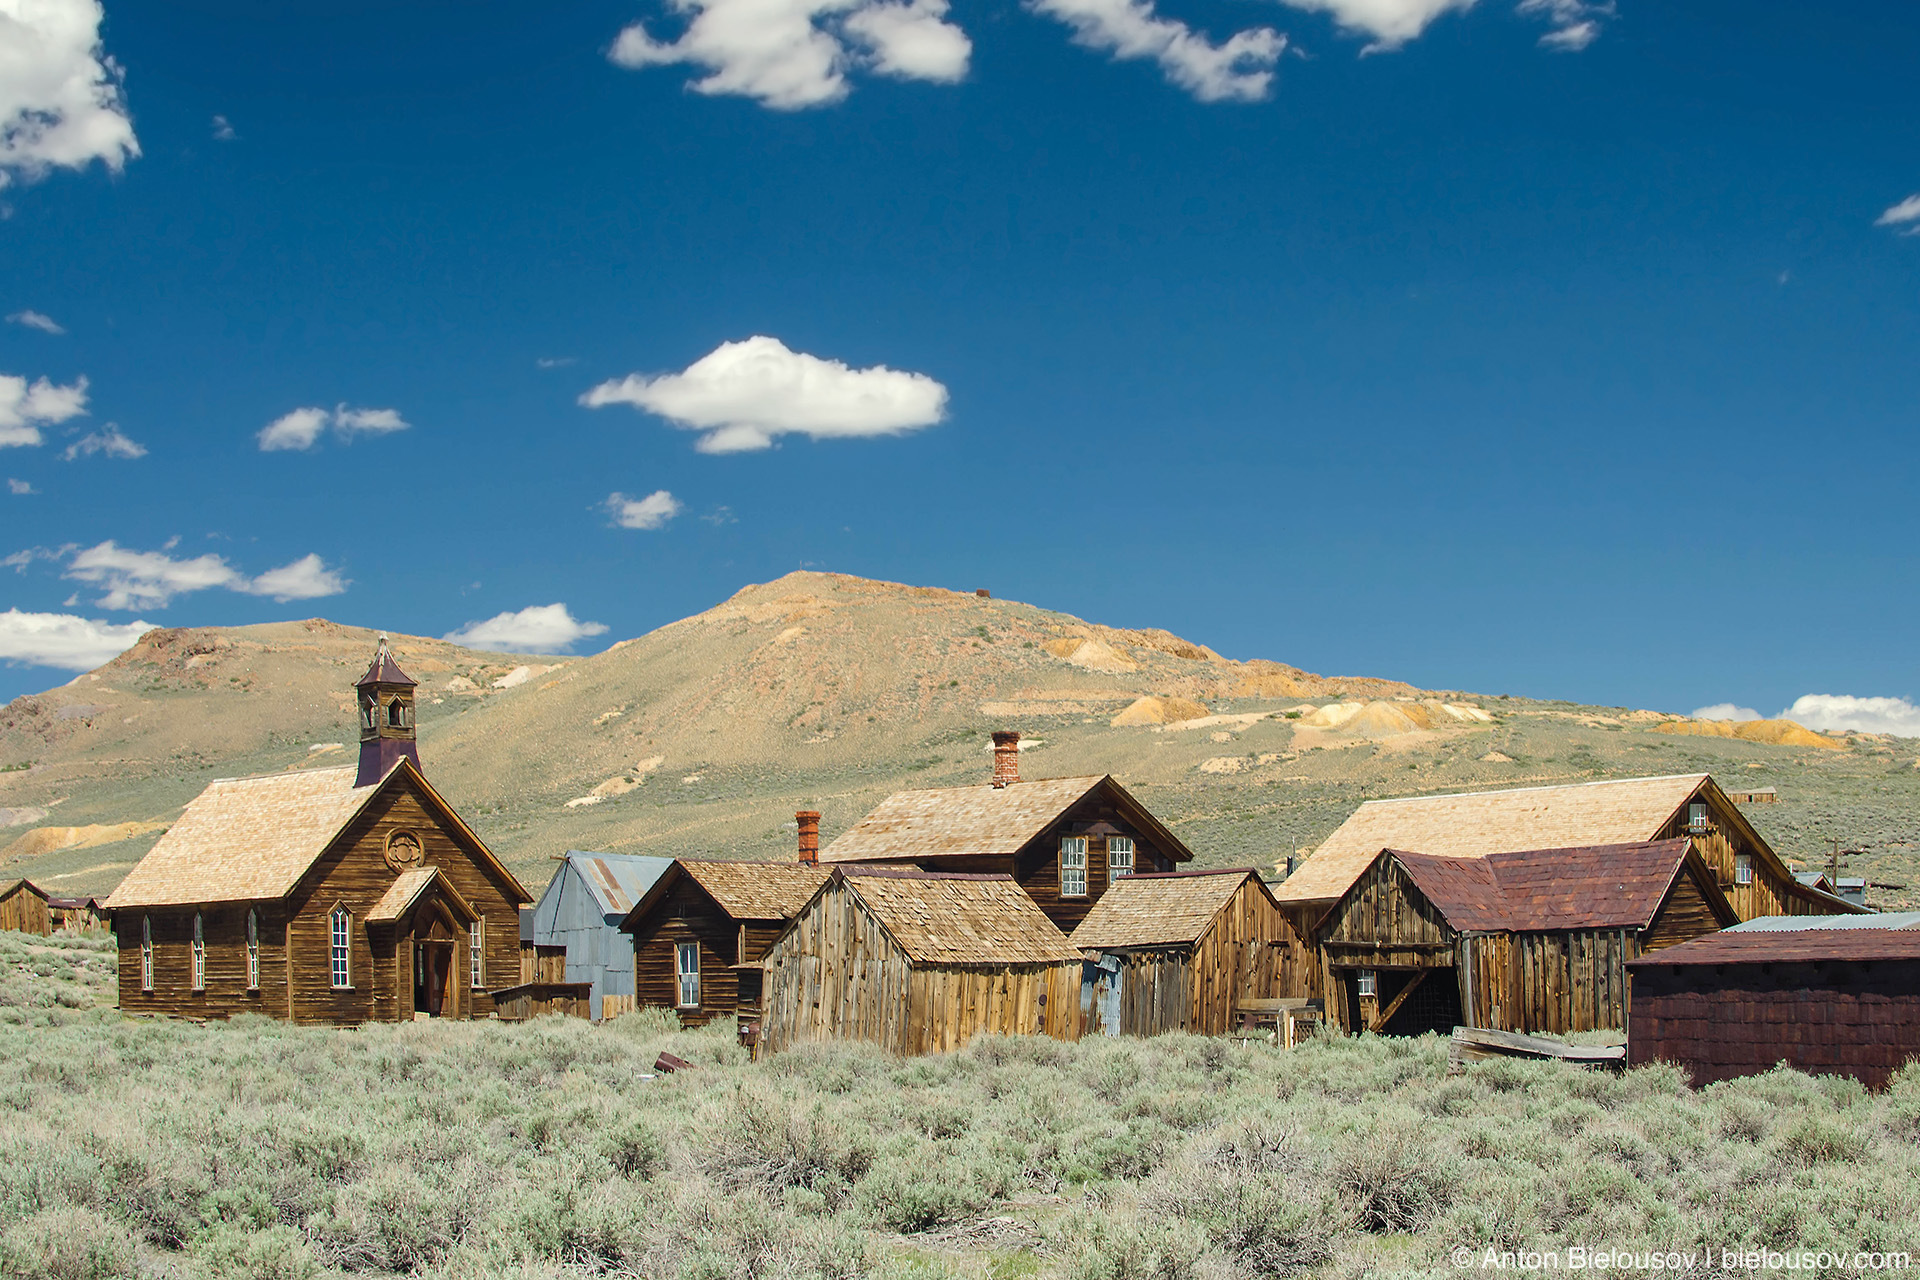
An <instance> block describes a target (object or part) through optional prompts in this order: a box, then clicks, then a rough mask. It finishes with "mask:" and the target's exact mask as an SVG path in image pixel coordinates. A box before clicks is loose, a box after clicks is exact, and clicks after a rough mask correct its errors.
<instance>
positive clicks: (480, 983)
mask: <svg viewBox="0 0 1920 1280" xmlns="http://www.w3.org/2000/svg"><path fill="white" fill-rule="evenodd" d="M486 972H487V922H486V920H485V919H480V920H475V921H474V922H473V923H472V924H470V925H468V926H467V985H468V986H470V987H472V988H473V989H474V990H475V991H480V990H483V989H484V988H485V987H486V985H487V979H486Z"/></svg>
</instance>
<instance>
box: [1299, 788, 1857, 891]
mask: <svg viewBox="0 0 1920 1280" xmlns="http://www.w3.org/2000/svg"><path fill="white" fill-rule="evenodd" d="M1681 837H1685V838H1687V839H1689V840H1691V841H1692V842H1693V847H1694V849H1695V851H1696V852H1697V853H1699V855H1700V857H1701V858H1702V859H1703V860H1704V861H1705V863H1706V865H1707V867H1708V868H1709V870H1710V871H1711V872H1712V874H1713V877H1714V880H1715V883H1717V884H1718V885H1719V886H1720V889H1721V892H1722V893H1724V894H1725V896H1726V899H1727V901H1728V902H1729V903H1730V904H1732V906H1733V910H1734V913H1735V914H1736V915H1738V916H1739V918H1740V919H1742V920H1751V919H1753V918H1755V917H1756V916H1772V915H1830V914H1839V913H1845V912H1851V911H1857V910H1861V908H1857V907H1855V906H1853V905H1852V904H1850V903H1847V902H1843V901H1841V900H1840V899H1839V898H1837V897H1835V896H1834V895H1832V894H1830V893H1823V892H1821V891H1820V890H1819V889H1816V888H1814V887H1812V886H1810V885H1805V884H1802V883H1801V882H1800V881H1799V880H1798V879H1796V878H1795V876H1794V874H1793V872H1792V871H1790V870H1788V868H1787V866H1786V864H1785V863H1784V862H1782V861H1781V860H1780V856H1779V855H1778V854H1776V853H1775V852H1774V851H1773V850H1772V849H1771V848H1770V847H1768V845H1767V842H1766V841H1765V840H1764V839H1762V838H1761V836H1760V833H1759V832H1757V831H1755V830H1754V829H1753V826H1752V825H1751V824H1750V823H1749V822H1748V821H1747V819H1746V817H1745V816H1744V815H1742V814H1741V812H1740V809H1739V806H1737V805H1735V804H1734V803H1733V802H1732V801H1731V800H1729V799H1728V798H1727V796H1726V794H1725V793H1724V792H1723V791H1721V789H1720V788H1719V786H1718V785H1716V784H1715V782H1714V780H1713V778H1712V777H1711V776H1710V775H1708V774H1704V773H1692V774H1681V775H1677V776H1674V777H1664V778H1627V779H1622V780H1619V781H1613V782H1585V783H1578V784H1575V785H1572V786H1562V787H1524V788H1519V789H1516V790H1509V791H1479V792H1470V793H1465V794H1457V795H1437V796H1409V797H1406V798H1404V799H1399V800H1369V801H1367V802H1366V803H1365V804H1363V805H1361V806H1360V807H1359V808H1358V809H1356V810H1354V812H1353V815H1352V816H1351V817H1349V818H1348V819H1347V820H1346V821H1345V822H1344V823H1342V824H1341V825H1340V827H1339V829H1337V830H1336V831H1335V832H1334V833H1333V834H1332V835H1330V836H1328V837H1327V839H1326V841H1325V843H1323V844H1322V845H1321V846H1320V847H1319V848H1318V849H1316V850H1315V851H1314V852H1313V854H1312V856H1310V857H1309V858H1307V860H1306V861H1305V862H1303V863H1302V864H1300V867H1299V869H1298V870H1296V871H1295V872H1294V873H1293V874H1292V875H1290V876H1288V877H1287V878H1286V879H1285V880H1284V881H1282V882H1281V883H1280V884H1278V885H1275V886H1274V896H1275V897H1276V898H1278V899H1279V900H1280V902H1281V903H1282V904H1283V905H1295V906H1298V907H1301V908H1313V907H1318V908H1319V909H1320V910H1322V911H1324V910H1325V909H1326V908H1328V907H1330V906H1332V905H1333V903H1334V902H1336V901H1338V900H1339V898H1340V897H1341V896H1342V895H1343V894H1345V893H1346V892H1347V890H1348V889H1350V888H1352V887H1353V884H1354V882H1355V881H1356V880H1358V879H1359V878H1360V876H1361V875H1362V874H1364V873H1365V872H1366V870H1367V869H1368V868H1369V867H1371V866H1372V865H1373V864H1374V860H1375V859H1376V858H1378V857H1379V855H1380V851H1381V850H1382V849H1413V850H1417V851H1419V852H1421V853H1426V854H1435V855H1440V856H1443V857H1456V858H1478V857H1484V856H1485V855H1487V854H1490V853H1506V852H1510V851H1513V850H1516V849H1571V848H1590V847H1594V846H1598V845H1609V844H1634V843H1639V842H1642V841H1648V840H1673V839H1678V838H1681Z"/></svg>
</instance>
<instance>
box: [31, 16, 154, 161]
mask: <svg viewBox="0 0 1920 1280" xmlns="http://www.w3.org/2000/svg"><path fill="white" fill-rule="evenodd" d="M102 16H103V13H102V10H101V8H100V5H99V3H98V0H0V188H4V187H6V186H7V185H8V184H9V183H11V182H12V181H13V179H14V178H15V177H16V176H17V177H20V178H23V179H26V180H27V181H32V180H34V179H36V178H38V177H40V176H41V175H43V174H44V173H45V172H46V171H47V170H48V169H51V168H55V167H60V168H67V169H84V168H86V166H87V165H88V164H90V163H92V162H93V161H95V160H99V161H101V162H102V163H103V164H105V165H106V166H107V168H109V169H111V170H114V171H115V172H118V171H119V170H120V169H121V168H122V167H123V166H124V165H125V164H126V162H127V161H128V160H130V159H132V158H133V157H135V156H137V155H139V154H140V144H139V142H138V141H136V140H135V138H134V136H133V124H132V122H131V121H130V120H128V119H127V108H126V102H125V100H124V97H123V95H122V93H121V89H120V80H121V75H120V68H119V67H118V66H116V65H115V64H114V62H113V60H112V59H111V58H109V57H107V56H106V55H105V54H104V53H103V52H102V50H101V47H100V19H101V18H102Z"/></svg>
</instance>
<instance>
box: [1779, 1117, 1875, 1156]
mask: <svg viewBox="0 0 1920 1280" xmlns="http://www.w3.org/2000/svg"><path fill="white" fill-rule="evenodd" d="M1772 1146H1773V1149H1774V1150H1775V1151H1776V1152H1778V1153H1779V1155H1780V1157H1781V1159H1782V1160H1783V1161H1785V1162H1786V1163H1788V1164H1790V1165H1799V1166H1801V1167H1802V1168H1811V1167H1812V1166H1814V1165H1816V1164H1827V1163H1835V1162H1839V1163H1844V1162H1850V1161H1854V1160H1858V1159H1860V1158H1861V1157H1862V1156H1863V1155H1865V1154H1866V1149H1867V1142H1866V1136H1865V1135H1864V1134H1863V1133H1861V1132H1860V1131H1859V1130H1858V1129H1856V1128H1854V1127H1853V1126H1852V1125H1850V1124H1848V1123H1847V1122H1845V1121H1843V1120H1837V1119H1830V1118H1828V1117H1826V1116H1822V1115H1817V1114H1813V1115H1802V1116H1801V1117H1799V1118H1798V1119H1796V1120H1794V1121H1793V1122H1792V1123H1791V1124H1789V1125H1787V1126H1786V1127H1785V1128H1784V1129H1782V1130H1781V1131H1780V1133H1779V1135H1778V1137H1777V1138H1776V1139H1775V1141H1774V1142H1773V1144H1772Z"/></svg>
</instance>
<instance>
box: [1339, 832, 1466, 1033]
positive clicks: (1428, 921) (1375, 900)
mask: <svg viewBox="0 0 1920 1280" xmlns="http://www.w3.org/2000/svg"><path fill="white" fill-rule="evenodd" d="M1313 940H1314V942H1316V943H1317V944H1318V947H1317V950H1318V953H1319V966H1318V967H1319V969H1320V989H1321V993H1322V994H1323V995H1324V997H1325V999H1326V1017H1327V1022H1328V1024H1329V1025H1331V1026H1334V1027H1337V1028H1339V1029H1341V1030H1344V1031H1350V1032H1352V1031H1359V1030H1360V1029H1361V1028H1360V1027H1359V1026H1357V1025H1355V1024H1354V1016H1355V1011H1354V1010H1353V1009H1351V1008H1349V1003H1350V1002H1349V1000H1348V998H1347V988H1348V981H1349V978H1350V976H1351V975H1352V973H1353V972H1354V971H1355V970H1358V969H1372V970H1375V971H1376V972H1377V971H1380V970H1394V969H1444V968H1451V967H1452V966H1453V964H1454V960H1455V954H1454V953H1455V947H1456V935H1455V934H1454V931H1453V928H1452V926H1450V925H1448V924H1447V922H1446V919H1445V918H1444V917H1443V916H1441V914H1440V912H1439V911H1438V910H1437V909H1436V908H1435V907H1434V905H1433V904H1432V903H1431V902H1429V901H1428V900H1427V895H1426V894H1424V893H1422V892H1420V887H1419V886H1418V885H1416V884H1414V882H1413V878H1412V877H1411V876H1409V875H1408V874H1407V873H1406V870H1405V868H1403V867H1402V866H1401V865H1400V864H1399V863H1398V862H1395V861H1394V860H1393V859H1392V858H1376V859H1375V860H1374V862H1373V865H1372V866H1370V867H1368V868H1367V870H1366V871H1365V872H1363V873H1362V874H1361V876H1360V878H1359V879H1358V880H1357V881H1355V882H1354V886H1353V888H1352V889H1350V890H1348V892H1347V894H1346V896H1345V897H1343V898H1341V899H1340V901H1339V902H1337V903H1335V904H1334V905H1333V907H1332V909H1331V910H1330V911H1329V912H1328V913H1327V914H1326V916H1325V918H1323V919H1322V920H1321V921H1320V924H1319V928H1318V930H1317V932H1316V934H1315V936H1314V939H1313ZM1441 980H1442V979H1441V978H1439V977H1438V976H1436V977H1433V978H1429V979H1427V981H1429V982H1435V981H1441ZM1445 980H1446V981H1451V982H1458V981H1459V979H1458V976H1457V975H1450V976H1448V977H1447V978H1446V979H1445ZM1467 1007H1468V1001H1467V999H1466V992H1465V990H1464V988H1463V989H1462V992H1461V1008H1462V1009H1465V1008H1467ZM1377 1008H1378V1005H1377V1003H1375V1002H1373V1001H1372V1000H1371V998H1368V997H1362V998H1361V999H1360V1001H1359V1013H1360V1015H1361V1017H1362V1019H1363V1020H1364V1019H1365V1018H1370V1017H1371V1016H1372V1015H1373V1013H1374V1012H1375V1010H1376V1009H1377Z"/></svg>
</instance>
